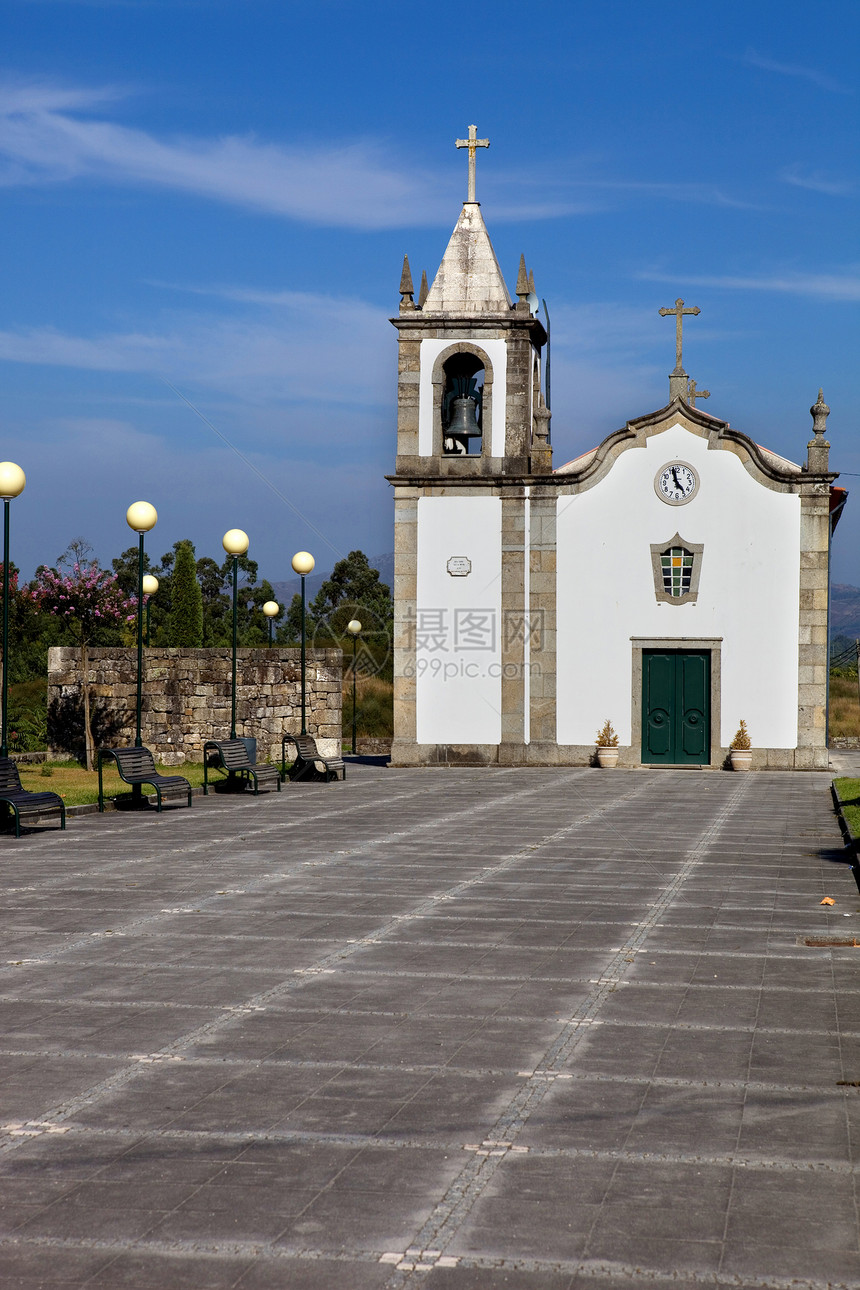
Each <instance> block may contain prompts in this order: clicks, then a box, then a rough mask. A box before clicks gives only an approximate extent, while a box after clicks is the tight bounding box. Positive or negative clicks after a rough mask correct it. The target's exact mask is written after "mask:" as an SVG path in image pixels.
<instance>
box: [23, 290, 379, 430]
mask: <svg viewBox="0 0 860 1290" xmlns="http://www.w3.org/2000/svg"><path fill="white" fill-rule="evenodd" d="M204 291H205V293H206V294H213V295H220V296H223V297H226V298H227V299H230V300H233V301H236V302H238V303H242V304H249V305H252V306H253V305H255V304H256V305H266V306H269V307H270V309H269V312H268V313H267V314H265V315H263V314H261V312H260V310H259V309H257V310H253V309H252V310H251V311H250V312H249V313H248V314H247V315H246V316H240V317H234V316H226V315H223V314H216V313H205V312H191V311H173V312H171V313H169V314H167V315H166V317H165V318H164V320H163V321H162V325H161V326H160V327H159V328H151V329H149V330H148V331H145V332H144V331H126V332H114V333H107V334H103V335H100V336H95V337H86V336H74V335H69V334H67V333H65V332H61V331H59V330H57V329H56V328H52V327H30V328H22V329H20V330H17V331H15V330H11V329H9V330H6V331H2V332H0V359H5V360H6V361H8V362H14V363H32V364H43V365H46V366H54V367H71V368H79V369H82V370H89V371H102V372H143V373H150V374H151V375H152V376H154V377H158V378H166V379H169V380H170V381H172V382H173V383H175V384H176V385H178V386H179V387H180V388H186V389H187V388H188V386H189V385H191V386H193V387H195V388H201V387H203V388H205V389H206V390H207V391H210V392H214V393H220V394H226V395H229V396H230V397H231V398H239V399H242V400H244V401H246V402H248V403H250V404H252V405H265V404H272V403H274V404H278V403H280V404H283V403H302V402H310V403H318V404H327V405H344V404H348V405H364V406H367V405H374V404H378V403H379V402H380V401H382V400H384V399H385V398H386V397H388V395H389V394H390V392H391V389H393V379H394V378H393V371H392V364H393V361H394V360H393V358H392V354H393V351H392V350H390V349H389V348H387V347H386V344H385V340H386V337H387V331H388V322H387V318H386V315H385V313H384V312H383V311H382V310H379V309H376V308H374V307H373V306H371V305H369V304H366V303H365V302H364V301H361V300H356V299H349V298H337V297H326V296H313V295H308V294H303V293H299V292H280V293H265V292H263V293H261V292H254V291H247V290H243V289H241V288H212V289H200V292H201V294H203V293H204ZM275 306H276V307H275Z"/></svg>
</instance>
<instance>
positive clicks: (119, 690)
mask: <svg viewBox="0 0 860 1290" xmlns="http://www.w3.org/2000/svg"><path fill="white" fill-rule="evenodd" d="M306 661H307V677H306V694H307V729H308V733H309V734H312V735H313V736H314V737H315V738H316V740H317V743H318V745H319V748H320V751H321V752H322V753H324V754H325V755H326V756H339V755H340V751H341V704H342V692H341V677H342V672H343V655H342V653H341V651H340V650H339V649H310V650H308V651H307V655H306ZM236 666H237V684H236V733H237V734H239V735H251V736H253V737H254V738H255V739H256V740H257V758H258V760H259V761H265V760H266V759H267V758H271V759H272V760H273V761H276V760H278V759H279V758H280V755H281V736H282V735H283V734H284V733H286V732H288V731H290V732H294V733H298V731H299V730H301V651H300V650H298V649H281V648H279V647H277V646H276V647H274V648H272V649H240V650H239V651H238V652H237V665H236ZM231 668H232V651H231V650H230V649H167V648H150V649H146V650H144V655H143V704H142V713H141V737H142V739H143V742H144V744H145V746H146V747H147V748H150V749H151V750H152V752H153V753H154V754H155V757H156V759H157V760H158V761H160V762H163V763H164V764H165V765H168V766H179V765H181V764H182V763H183V762H186V761H190V762H199V761H202V759H203V744H204V743H205V741H206V740H207V739H225V738H226V737H227V736H228V735H229V733H230V708H231ZM89 681H90V694H91V701H92V703H93V706H94V708H95V709H96V712H97V716H96V718H95V719H94V722H93V726H94V734H95V738H96V743H97V744H98V742H99V733H98V722H99V721H101V722H102V726H103V728H104V729H106V730H110V736H109V742H110V743H111V744H113V745H115V746H117V747H126V746H129V745H131V744H133V743H134V733H135V704H136V697H137V650H136V649H91V650H90V651H89ZM82 711H83V709H82V701H81V655H80V650H79V649H78V648H77V647H75V646H55V647H54V648H52V649H50V650H49V651H48V745H49V751H50V753H51V755H52V756H69V755H75V756H78V755H80V753H81V750H82V749H83V724H82V720H83V719H82V716H81V715H80V714H81V713H82Z"/></svg>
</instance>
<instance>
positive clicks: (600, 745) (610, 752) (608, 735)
mask: <svg viewBox="0 0 860 1290" xmlns="http://www.w3.org/2000/svg"><path fill="white" fill-rule="evenodd" d="M597 764H598V766H617V765H618V735H617V734H616V733H615V731H614V730H613V728H612V722H611V721H606V722H605V723H604V725H603V728H602V729H601V730H598V732H597Z"/></svg>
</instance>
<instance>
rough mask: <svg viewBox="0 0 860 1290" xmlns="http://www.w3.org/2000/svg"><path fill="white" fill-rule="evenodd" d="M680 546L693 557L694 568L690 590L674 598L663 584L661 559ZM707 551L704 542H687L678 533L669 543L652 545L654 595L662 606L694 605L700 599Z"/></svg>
mask: <svg viewBox="0 0 860 1290" xmlns="http://www.w3.org/2000/svg"><path fill="white" fill-rule="evenodd" d="M675 546H680V547H683V548H684V550H685V551H687V552H689V554H690V555H691V556H692V557H693V567H692V569H691V571H690V590H689V591H685V592H684V594H683V596H673V595H672V594H671V593H670V592H668V591H667V590H666V588H665V585H664V582H663V566H662V564H661V563H660V557H661V556H664V555H666V554H668V552H669V551H670V550H671V548H672V547H675ZM704 549H705V544H704V542H687V541H686V540H685V539H684V538H682V537H681V535H680V533H676V534H675V536H674V537H671V538H669V541H668V542H652V543H651V569H652V572H653V574H654V595H655V596H656V598H657V601H658V602H659V603H660V604H665V605H694V604H695V603H696V601H697V600H698V597H699V575H700V574H701V572H702V553H703V551H704Z"/></svg>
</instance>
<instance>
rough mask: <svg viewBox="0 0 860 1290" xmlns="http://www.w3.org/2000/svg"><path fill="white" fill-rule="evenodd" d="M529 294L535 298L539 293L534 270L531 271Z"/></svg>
mask: <svg viewBox="0 0 860 1290" xmlns="http://www.w3.org/2000/svg"><path fill="white" fill-rule="evenodd" d="M529 292H530V294H531V295H533V296H536V295H537V292H536V291H535V275H534V271H533V270H532V269H529Z"/></svg>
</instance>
